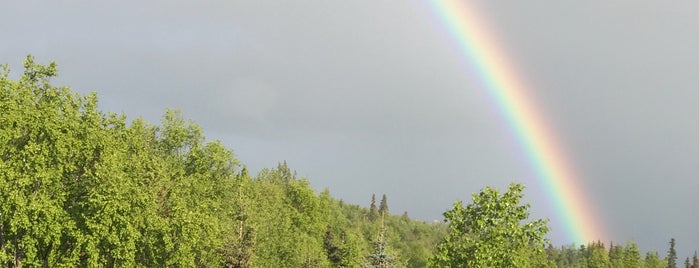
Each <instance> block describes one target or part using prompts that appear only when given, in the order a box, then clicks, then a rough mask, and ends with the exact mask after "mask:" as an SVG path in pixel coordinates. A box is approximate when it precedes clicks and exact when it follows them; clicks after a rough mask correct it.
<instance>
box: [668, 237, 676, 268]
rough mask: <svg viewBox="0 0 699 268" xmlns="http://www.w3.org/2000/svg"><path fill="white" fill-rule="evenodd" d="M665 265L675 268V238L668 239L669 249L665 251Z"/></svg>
mask: <svg viewBox="0 0 699 268" xmlns="http://www.w3.org/2000/svg"><path fill="white" fill-rule="evenodd" d="M667 267H668V268H677V252H676V251H675V239H674V238H671V239H670V249H669V250H668V251H667Z"/></svg>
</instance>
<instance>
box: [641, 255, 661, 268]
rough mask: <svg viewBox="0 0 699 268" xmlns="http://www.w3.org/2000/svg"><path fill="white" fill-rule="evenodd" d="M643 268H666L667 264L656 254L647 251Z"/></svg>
mask: <svg viewBox="0 0 699 268" xmlns="http://www.w3.org/2000/svg"><path fill="white" fill-rule="evenodd" d="M643 267H644V268H666V267H667V263H664V262H663V260H661V259H660V256H659V255H658V252H656V251H649V252H647V253H646V258H645V259H644V260H643Z"/></svg>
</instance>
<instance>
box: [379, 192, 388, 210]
mask: <svg viewBox="0 0 699 268" xmlns="http://www.w3.org/2000/svg"><path fill="white" fill-rule="evenodd" d="M379 214H380V215H388V200H386V194H383V196H382V197H381V205H379Z"/></svg>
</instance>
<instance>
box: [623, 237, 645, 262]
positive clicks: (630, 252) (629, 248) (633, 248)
mask: <svg viewBox="0 0 699 268" xmlns="http://www.w3.org/2000/svg"><path fill="white" fill-rule="evenodd" d="M624 267H627V268H641V253H640V251H639V250H638V245H636V242H633V241H627V242H626V246H625V247H624Z"/></svg>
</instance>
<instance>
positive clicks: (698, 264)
mask: <svg viewBox="0 0 699 268" xmlns="http://www.w3.org/2000/svg"><path fill="white" fill-rule="evenodd" d="M692 268H699V257H697V252H696V251H694V257H692Z"/></svg>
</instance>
